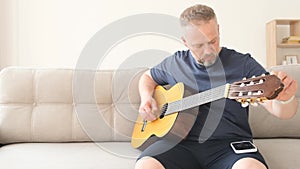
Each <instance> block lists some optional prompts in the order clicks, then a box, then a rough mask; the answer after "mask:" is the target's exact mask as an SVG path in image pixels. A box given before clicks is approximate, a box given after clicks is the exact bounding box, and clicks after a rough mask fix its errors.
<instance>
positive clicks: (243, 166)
mask: <svg viewBox="0 0 300 169" xmlns="http://www.w3.org/2000/svg"><path fill="white" fill-rule="evenodd" d="M232 169H267V168H266V166H265V165H264V164H263V163H262V162H260V161H258V160H256V159H254V158H242V159H240V160H238V161H237V162H236V163H234V165H233V166H232Z"/></svg>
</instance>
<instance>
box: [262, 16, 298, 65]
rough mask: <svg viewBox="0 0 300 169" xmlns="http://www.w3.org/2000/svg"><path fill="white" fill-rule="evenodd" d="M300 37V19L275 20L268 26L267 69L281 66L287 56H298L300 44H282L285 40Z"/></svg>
mask: <svg viewBox="0 0 300 169" xmlns="http://www.w3.org/2000/svg"><path fill="white" fill-rule="evenodd" d="M289 36H300V19H275V20H272V21H270V22H268V23H267V24H266V45H267V46H266V51H267V67H271V66H276V65H281V64H282V63H283V61H284V60H285V56H286V55H297V57H298V63H299V60H300V58H299V55H300V44H282V43H281V41H282V39H283V38H286V37H289Z"/></svg>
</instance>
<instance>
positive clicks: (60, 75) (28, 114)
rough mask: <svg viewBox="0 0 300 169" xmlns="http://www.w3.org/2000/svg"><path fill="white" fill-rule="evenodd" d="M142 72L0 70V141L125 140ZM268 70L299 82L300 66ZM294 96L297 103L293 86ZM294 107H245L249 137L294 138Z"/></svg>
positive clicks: (298, 132)
mask: <svg viewBox="0 0 300 169" xmlns="http://www.w3.org/2000/svg"><path fill="white" fill-rule="evenodd" d="M145 70H146V69H144V68H140V69H130V70H114V71H112V70H101V71H85V70H82V71H78V70H77V71H74V70H67V69H28V68H13V67H10V68H5V69H3V70H2V71H1V72H0V143H2V144H3V143H13V142H74V141H78V142H79V141H130V139H131V132H132V129H133V125H134V123H135V120H136V117H137V114H138V107H139V103H140V98H139V93H138V90H137V87H138V79H139V77H140V75H141V74H142V73H143V72H144V71H145ZM270 70H283V71H285V72H287V73H288V74H290V75H292V76H293V77H294V78H295V79H296V80H297V81H298V84H299V85H300V76H299V74H300V65H288V66H276V67H273V68H271V69H270ZM296 97H297V99H298V101H299V97H300V92H299V89H298V91H297V94H296ZM299 106H300V104H299ZM299 111H300V108H299V107H298V113H297V115H296V116H295V117H294V118H292V119H290V120H279V119H277V118H276V117H273V116H272V115H270V113H268V112H267V111H266V110H265V109H264V108H263V107H261V106H259V107H252V106H251V107H250V119H249V120H250V125H251V128H252V131H253V135H254V137H255V138H268V137H269V138H273V137H298V138H299V137H300V112H299Z"/></svg>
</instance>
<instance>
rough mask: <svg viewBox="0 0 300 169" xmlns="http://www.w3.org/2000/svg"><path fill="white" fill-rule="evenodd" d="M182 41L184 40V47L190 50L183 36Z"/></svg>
mask: <svg viewBox="0 0 300 169" xmlns="http://www.w3.org/2000/svg"><path fill="white" fill-rule="evenodd" d="M181 40H182V42H183V44H184V46H185V47H187V48H189V46H188V44H187V42H186V40H185V38H184V37H183V36H181Z"/></svg>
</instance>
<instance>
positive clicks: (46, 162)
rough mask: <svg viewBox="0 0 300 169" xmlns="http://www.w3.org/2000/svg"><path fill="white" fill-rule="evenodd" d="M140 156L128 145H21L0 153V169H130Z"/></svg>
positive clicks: (6, 147) (8, 147)
mask: <svg viewBox="0 0 300 169" xmlns="http://www.w3.org/2000/svg"><path fill="white" fill-rule="evenodd" d="M139 154H140V152H139V151H138V150H136V149H133V148H131V145H130V143H121V142H111V143H98V144H96V143H22V144H11V145H6V146H4V147H1V149H0V168H9V169H20V168H22V169H41V168H43V169H54V168H63V169H75V168H90V169H100V168H103V169H120V168H122V169H127V168H128V169H131V168H134V164H135V160H136V158H137V157H138V155H139Z"/></svg>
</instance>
